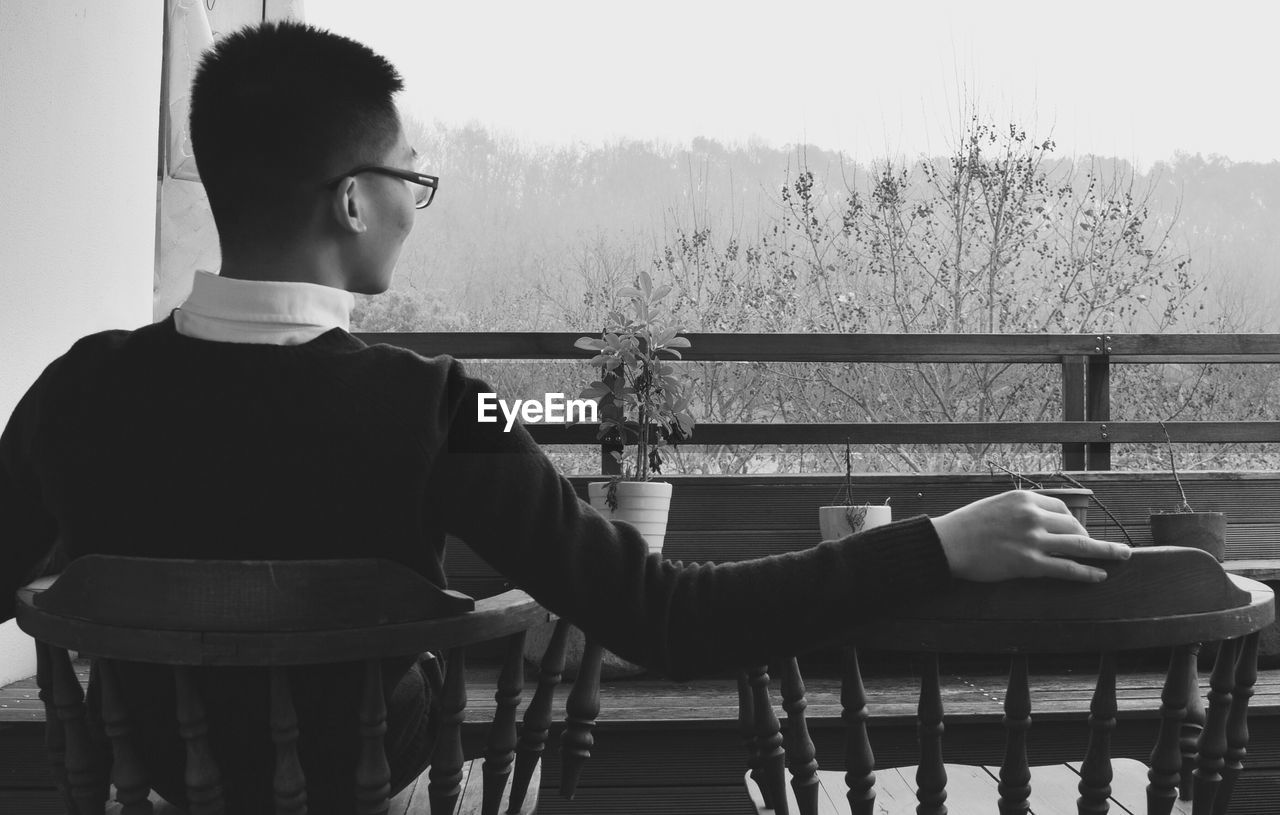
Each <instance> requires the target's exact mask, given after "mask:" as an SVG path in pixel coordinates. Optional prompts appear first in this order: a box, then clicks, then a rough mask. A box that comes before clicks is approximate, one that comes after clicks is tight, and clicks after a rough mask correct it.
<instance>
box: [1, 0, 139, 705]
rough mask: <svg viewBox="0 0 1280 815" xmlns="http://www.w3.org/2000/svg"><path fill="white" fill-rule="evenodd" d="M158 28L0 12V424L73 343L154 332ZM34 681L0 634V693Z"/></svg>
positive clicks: (108, 6)
mask: <svg viewBox="0 0 1280 815" xmlns="http://www.w3.org/2000/svg"><path fill="white" fill-rule="evenodd" d="M163 19H164V6H163V3H161V2H160V1H159V0H152V1H151V2H144V0H127V2H120V1H119V0H3V2H0V419H3V420H6V421H7V419H8V416H9V414H10V413H11V412H12V410H13V406H14V405H15V404H16V403H17V401H18V399H19V398H20V397H21V396H22V394H23V392H24V391H25V390H26V388H27V386H28V385H30V383H31V382H32V381H33V380H34V379H35V378H36V377H37V376H38V375H39V373H40V371H41V370H43V369H44V366H45V365H47V364H48V363H49V362H50V361H52V360H53V359H54V358H55V357H56V356H58V355H59V354H61V353H62V352H64V351H65V350H66V349H67V348H68V347H69V346H70V345H71V343H72V342H73V341H74V340H75V339H77V338H78V337H80V336H83V335H84V334H88V333H91V332H94V331H99V330H102V329H106V328H135V327H137V326H140V325H144V324H146V323H148V322H150V321H151V290H152V280H153V273H154V266H155V225H156V212H155V204H156V148H157V140H158V130H157V128H158V125H159V106H160V67H161V42H162V29H161V26H162V23H163ZM3 546H4V541H3V540H0V551H3ZM33 673H35V657H34V651H33V649H32V648H31V646H30V642H29V641H26V640H25V637H24V636H23V635H22V634H21V632H18V631H16V629H15V628H14V626H13V623H12V621H11V622H9V623H6V624H4V625H2V626H0V685H2V684H5V683H8V682H11V681H13V680H14V679H17V678H21V677H23V676H30V675H31V674H33Z"/></svg>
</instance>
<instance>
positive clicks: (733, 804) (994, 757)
mask: <svg viewBox="0 0 1280 815" xmlns="http://www.w3.org/2000/svg"><path fill="white" fill-rule="evenodd" d="M1131 663H1132V664H1126V663H1125V661H1122V663H1121V675H1120V677H1119V680H1118V697H1119V707H1120V710H1121V713H1120V717H1119V718H1120V724H1119V726H1118V727H1117V729H1116V731H1115V734H1114V737H1113V739H1114V741H1113V745H1114V753H1115V755H1116V756H1117V757H1127V758H1137V759H1142V760H1145V759H1146V758H1147V756H1148V754H1149V753H1150V750H1151V745H1152V744H1153V743H1154V734H1155V726H1156V724H1157V722H1158V720H1157V718H1156V715H1155V712H1156V710H1157V709H1158V707H1159V695H1160V690H1161V686H1162V684H1163V681H1164V677H1163V671H1162V670H1161V669H1160V668H1159V666H1158V665H1157V664H1156V663H1155V662H1153V661H1151V660H1150V659H1145V660H1133V661H1131ZM81 670H82V673H83V672H84V670H85V668H84V665H83V664H82V665H81ZM1031 670H1032V680H1031V682H1032V709H1033V714H1032V715H1033V717H1034V721H1035V723H1034V724H1033V726H1032V731H1031V735H1030V748H1029V751H1030V754H1031V760H1032V763H1043V764H1047V763H1055V762H1059V761H1066V760H1078V759H1079V758H1080V757H1081V756H1083V751H1084V745H1085V740H1086V739H1087V735H1088V731H1087V728H1086V726H1085V718H1086V716H1087V712H1088V704H1089V698H1090V696H1091V694H1092V692H1093V682H1094V675H1093V673H1092V671H1091V670H1090V666H1089V665H1088V664H1087V663H1073V662H1070V661H1065V662H1064V661H1056V662H1051V663H1045V664H1042V665H1039V666H1038V665H1037V663H1036V662H1034V661H1033V662H1032V665H1031ZM495 671H496V669H495V668H491V667H487V666H480V667H473V668H471V669H470V670H469V672H468V673H469V679H470V681H469V687H470V697H469V701H468V711H467V713H468V720H469V723H474V724H469V725H468V729H467V740H468V743H469V744H470V745H472V746H473V747H476V748H479V747H480V745H481V744H482V742H483V737H484V734H483V724H482V723H483V722H487V721H488V719H489V717H490V715H491V713H492V709H493V698H492V688H493V677H494V675H495ZM943 671H944V674H943V702H944V706H945V709H946V717H947V718H946V721H947V733H946V737H945V740H944V753H945V755H946V758H947V760H948V762H955V763H984V764H998V763H999V761H1000V759H1001V757H1002V754H1003V749H1004V745H1003V737H1002V736H1001V735H1000V732H999V729H998V728H993V727H991V726H990V724H989V723H990V722H991V721H993V720H998V719H999V717H1000V716H1001V715H1002V714H1003V710H1002V704H1003V695H1004V690H1003V689H1004V684H1005V678H1004V676H1003V675H1001V673H1000V669H999V663H996V662H990V661H988V662H986V663H981V662H978V663H974V662H970V663H966V664H961V665H955V666H951V669H950V670H949V669H948V666H947V664H946V663H945V662H944V664H943ZM865 680H866V685H867V691H868V697H869V699H870V708H871V713H872V717H873V718H872V730H871V732H872V743H873V745H874V747H875V749H876V756H877V763H878V764H879V765H881V766H898V765H909V764H914V763H916V757H915V750H916V746H915V744H916V742H915V708H916V693H917V683H918V680H917V679H916V678H915V676H914V675H913V674H912V670H911V665H910V664H909V663H907V662H905V661H895V662H884V663H881V664H879V665H877V664H874V663H873V664H872V665H871V666H870V667H869V668H868V670H867V671H866V677H865ZM1207 680H1208V676H1207V674H1202V676H1201V681H1202V684H1206V687H1207ZM531 685H532V683H531ZM806 686H807V700H808V703H809V708H808V711H807V713H808V717H809V722H810V729H811V733H812V735H813V738H814V741H815V743H816V744H817V746H818V751H819V752H818V758H819V761H820V762H822V763H823V764H824V766H827V767H832V768H838V767H839V766H840V763H841V760H842V758H841V757H842V755H843V728H842V725H841V723H840V721H839V715H840V705H839V679H838V677H837V676H836V675H835V671H834V670H833V669H832V668H831V667H830V666H829V665H818V666H806ZM529 692H530V693H531V692H532V687H530V691H529ZM736 695H737V687H736V683H735V682H734V680H733V679H732V678H729V677H725V678H720V679H708V680H701V681H698V682H691V683H674V682H670V681H666V680H663V679H656V678H640V679H632V680H619V681H614V682H610V683H606V685H605V686H604V688H603V691H602V710H601V713H600V719H599V724H598V727H597V729H596V731H595V748H594V751H593V756H592V759H591V762H590V763H589V764H588V766H587V770H586V773H585V775H584V778H583V781H582V786H581V788H580V790H579V794H578V796H577V798H576V800H574V801H572V802H566V801H563V800H561V799H560V798H559V797H558V795H557V794H556V787H557V785H558V783H559V776H560V768H559V761H558V757H557V756H556V755H554V754H549V755H548V759H547V763H546V766H545V768H544V772H543V792H542V801H541V806H540V809H539V811H540V812H542V813H546V814H547V815H554V813H566V814H572V813H576V815H582V814H583V813H600V812H608V813H610V815H625V814H626V813H636V815H644V814H645V813H662V815H672V814H673V813H717V814H718V815H730V814H732V815H738V814H739V813H748V812H750V808H749V805H748V799H747V796H746V793H745V791H744V789H743V787H742V784H741V779H742V773H743V769H744V764H745V754H744V752H743V750H742V747H741V739H740V737H739V735H738V732H737V729H736V723H735V722H734V718H735V717H736V715H737V699H736ZM525 698H526V699H527V698H528V694H526V697H525ZM560 698H561V699H563V696H561V697H560ZM775 698H776V697H775ZM1251 711H1252V715H1251V716H1250V729H1251V731H1252V740H1251V744H1250V749H1249V758H1248V768H1247V771H1246V776H1245V780H1244V782H1242V786H1241V787H1240V789H1239V793H1238V796H1237V799H1236V805H1235V806H1234V807H1233V812H1236V813H1242V814H1243V815H1249V814H1250V813H1256V814H1257V815H1263V814H1264V813H1265V815H1274V813H1275V812H1280V670H1268V671H1262V672H1260V676H1259V682H1258V686H1257V688H1256V693H1255V696H1254V698H1253V701H1252V704H1251ZM43 719H44V714H43V709H42V707H41V705H40V703H39V700H38V699H37V698H36V689H35V683H34V680H33V679H28V680H23V681H21V682H18V683H15V684H13V685H10V686H8V687H5V688H0V812H6V813H7V812H14V813H32V815H39V813H45V812H49V813H54V812H59V811H60V810H59V809H58V808H57V802H56V800H55V799H54V797H53V795H52V791H51V789H50V784H49V781H48V773H47V770H46V769H45V766H44V756H43V746H42V731H43V724H42V723H43ZM984 724H985V725H986V726H982V725H984Z"/></svg>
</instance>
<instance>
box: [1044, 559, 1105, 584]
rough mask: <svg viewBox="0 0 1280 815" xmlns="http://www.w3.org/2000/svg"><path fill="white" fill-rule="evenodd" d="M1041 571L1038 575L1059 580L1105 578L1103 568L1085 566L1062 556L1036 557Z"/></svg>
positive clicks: (1083, 580)
mask: <svg viewBox="0 0 1280 815" xmlns="http://www.w3.org/2000/svg"><path fill="white" fill-rule="evenodd" d="M1036 562H1037V563H1038V564H1039V566H1040V569H1041V573H1040V575H1039V576H1040V577H1053V578H1057V579H1059V580H1074V581H1076V582H1078V583H1101V582H1102V581H1103V580H1106V579H1107V572H1106V570H1105V569H1099V568H1098V567H1097V566H1086V565H1084V564H1083V563H1076V562H1075V561H1074V560H1071V559H1070V558H1064V557H1039V558H1036Z"/></svg>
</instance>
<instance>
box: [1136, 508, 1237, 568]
mask: <svg viewBox="0 0 1280 815" xmlns="http://www.w3.org/2000/svg"><path fill="white" fill-rule="evenodd" d="M1150 522H1151V544H1152V545H1153V546H1189V547H1191V548H1192V549H1203V550H1204V551H1206V552H1208V553H1209V554H1211V555H1213V556H1214V557H1215V558H1217V559H1218V562H1219V563H1221V562H1222V561H1223V560H1224V559H1225V558H1226V556H1227V518H1226V516H1225V515H1223V514H1222V513H1221V512H1155V513H1152V514H1151V518H1150Z"/></svg>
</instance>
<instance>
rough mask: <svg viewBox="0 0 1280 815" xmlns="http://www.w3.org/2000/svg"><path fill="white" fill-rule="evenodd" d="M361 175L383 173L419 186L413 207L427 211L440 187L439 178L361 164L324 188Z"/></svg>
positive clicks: (333, 179)
mask: <svg viewBox="0 0 1280 815" xmlns="http://www.w3.org/2000/svg"><path fill="white" fill-rule="evenodd" d="M359 173H381V174H382V175H389V176H391V177H393V178H399V179H403V180H404V181H408V182H409V183H411V184H417V185H418V187H417V189H415V190H414V191H413V206H414V208H415V209H426V208H427V207H429V206H431V201H432V199H434V198H435V197H436V188H437V187H438V186H439V185H440V178H439V177H438V176H434V175H427V174H426V173H419V172H417V171H415V170H397V169H396V168H395V167H384V166H383V165H381V164H361V165H360V166H358V167H353V168H351V169H350V170H347V171H346V172H345V173H343V174H342V175H339V176H334V177H333V178H331V179H329V180H328V181H326V182H324V186H326V187H328V186H331V185H333V184H337V183H338V182H339V181H341V180H342V179H344V178H349V177H351V176H353V175H357V174H359Z"/></svg>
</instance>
